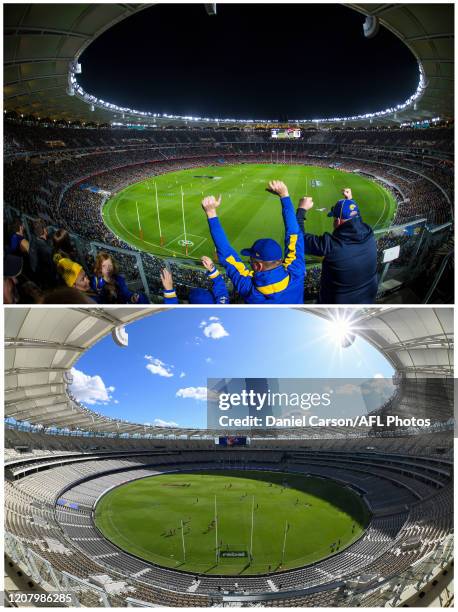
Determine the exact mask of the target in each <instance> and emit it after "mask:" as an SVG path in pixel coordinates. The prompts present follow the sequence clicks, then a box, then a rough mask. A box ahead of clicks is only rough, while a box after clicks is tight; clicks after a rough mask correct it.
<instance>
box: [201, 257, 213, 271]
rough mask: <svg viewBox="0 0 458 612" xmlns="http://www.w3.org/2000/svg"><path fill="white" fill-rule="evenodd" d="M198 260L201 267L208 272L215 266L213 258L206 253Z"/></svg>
mask: <svg viewBox="0 0 458 612" xmlns="http://www.w3.org/2000/svg"><path fill="white" fill-rule="evenodd" d="M200 261H201V262H202V265H203V267H204V268H205V269H206V270H208V271H209V272H210V271H211V270H213V268H214V267H215V264H214V263H213V260H212V259H211V258H210V257H207V256H206V255H204V256H203V257H202V258H201V260H200Z"/></svg>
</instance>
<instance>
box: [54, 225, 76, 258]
mask: <svg viewBox="0 0 458 612" xmlns="http://www.w3.org/2000/svg"><path fill="white" fill-rule="evenodd" d="M52 242H53V246H54V253H60V255H62V257H66V258H68V259H73V260H74V261H76V260H77V259H78V253H77V251H76V248H75V245H74V244H73V242H72V239H71V238H70V234H69V233H68V232H67V230H66V229H62V228H60V229H57V230H56V231H55V232H54V234H53V235H52Z"/></svg>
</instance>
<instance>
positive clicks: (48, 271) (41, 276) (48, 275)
mask: <svg viewBox="0 0 458 612" xmlns="http://www.w3.org/2000/svg"><path fill="white" fill-rule="evenodd" d="M33 233H34V236H33V237H32V240H31V243H30V248H29V261H30V268H31V272H32V274H33V278H34V280H35V281H36V283H37V284H38V285H39V286H40V287H41V288H42V289H50V288H51V287H55V285H56V284H57V278H56V268H55V266H54V263H53V248H52V245H51V243H50V242H49V240H48V228H47V226H46V223H45V221H43V219H37V220H36V221H34V222H33Z"/></svg>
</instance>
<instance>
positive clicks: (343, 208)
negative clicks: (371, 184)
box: [328, 200, 359, 220]
mask: <svg viewBox="0 0 458 612" xmlns="http://www.w3.org/2000/svg"><path fill="white" fill-rule="evenodd" d="M358 216H359V208H358V205H357V204H356V202H355V201H354V200H339V201H338V202H337V204H336V205H335V206H333V207H332V208H331V210H330V212H328V217H334V218H335V219H345V220H346V219H353V217H358Z"/></svg>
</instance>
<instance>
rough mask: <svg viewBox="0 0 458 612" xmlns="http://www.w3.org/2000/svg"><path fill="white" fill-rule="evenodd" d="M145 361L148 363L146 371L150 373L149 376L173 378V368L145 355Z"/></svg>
mask: <svg viewBox="0 0 458 612" xmlns="http://www.w3.org/2000/svg"><path fill="white" fill-rule="evenodd" d="M145 359H146V360H147V361H149V362H150V363H148V365H147V366H146V369H147V370H149V371H150V372H151V374H157V375H158V376H165V377H166V378H170V377H171V376H173V372H172V368H173V366H170V365H167V364H166V363H164V362H163V361H161V360H160V359H158V358H157V357H153V356H152V355H145Z"/></svg>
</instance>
